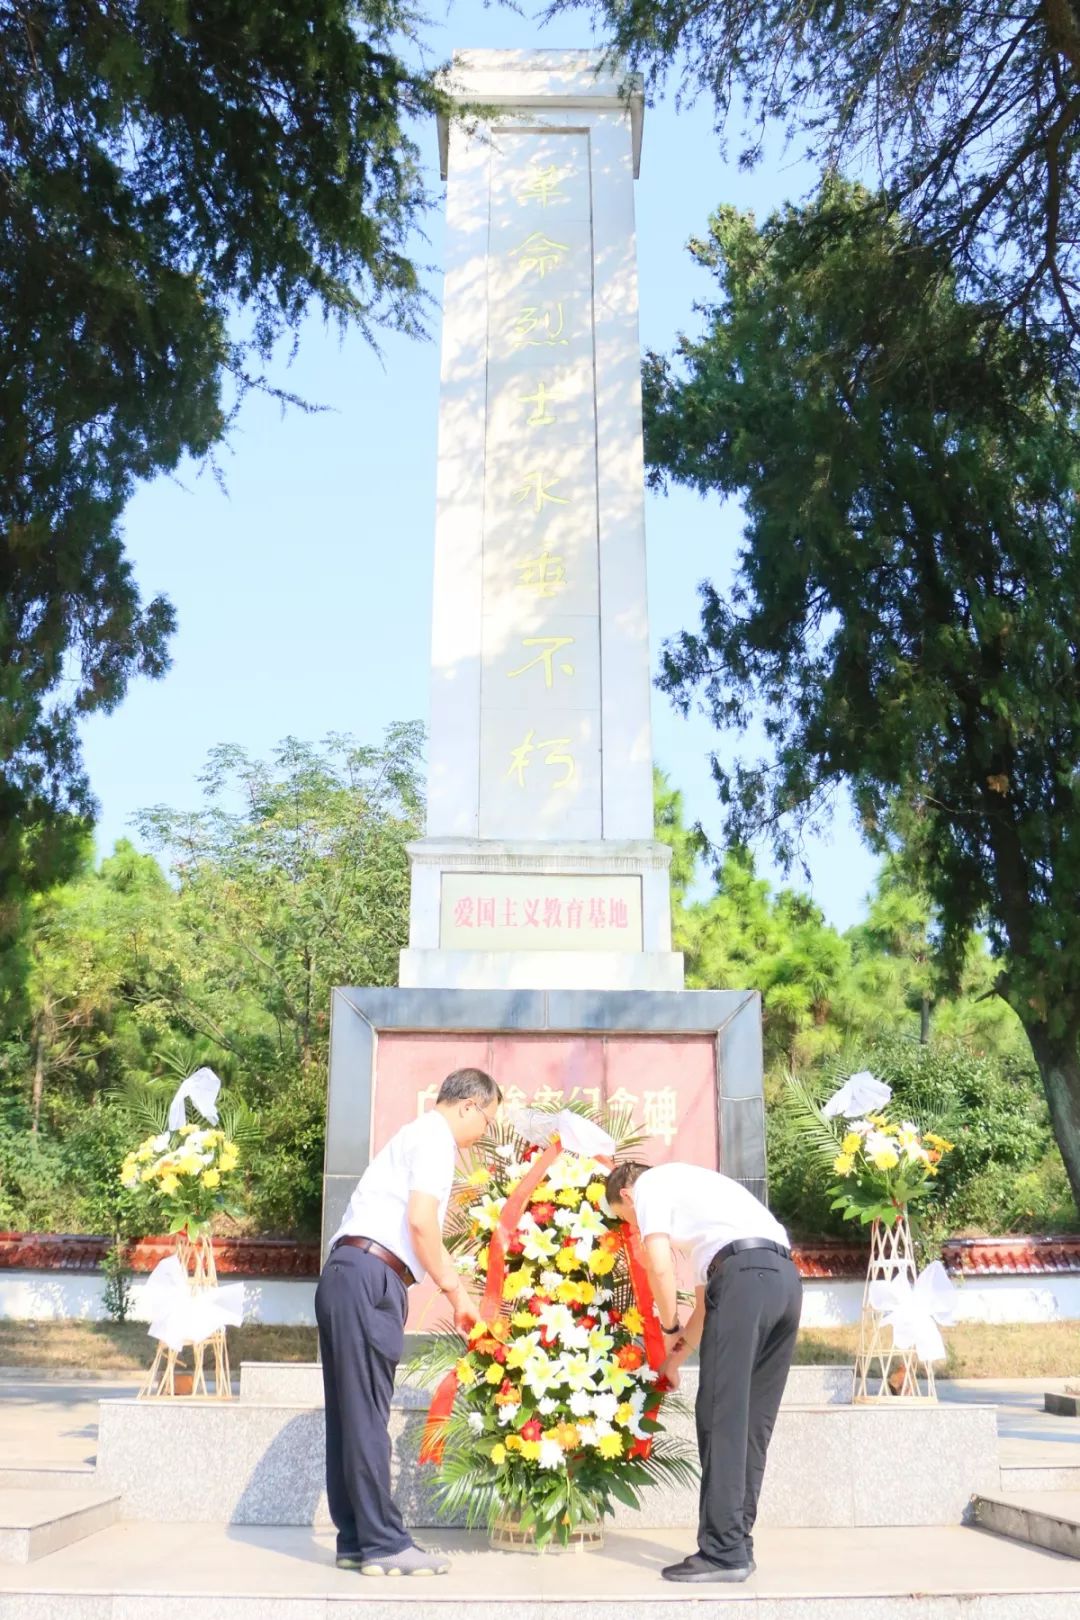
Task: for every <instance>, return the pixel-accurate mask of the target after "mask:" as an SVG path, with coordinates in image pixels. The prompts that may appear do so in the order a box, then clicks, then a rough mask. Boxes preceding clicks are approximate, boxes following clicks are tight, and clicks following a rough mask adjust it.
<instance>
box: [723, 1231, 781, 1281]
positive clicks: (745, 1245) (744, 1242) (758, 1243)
mask: <svg viewBox="0 0 1080 1620" xmlns="http://www.w3.org/2000/svg"><path fill="white" fill-rule="evenodd" d="M747 1249H767V1250H768V1252H769V1253H770V1254H778V1255H780V1256H782V1258H783V1259H785V1260H790V1259H791V1250H790V1249H785V1248H784V1245H783V1244H782V1243H773V1242H771V1241H770V1240H769V1239H768V1238H733V1239H732V1241H731V1242H730V1243H725V1244H724V1247H723V1248H722V1249H717V1251H716V1253H715V1254H714V1255H713V1257H712V1259H711V1260H710V1261H709V1269H708V1270H707V1271H706V1273H705V1278H706V1281H708V1279H709V1278H710V1277H711V1276H712V1274H713V1272H714V1271H715V1270H716V1269H717V1267H718V1266H722V1265H723V1263H724V1261H725V1260H730V1259H731V1256H732V1255H733V1254H742V1253H744V1252H745V1250H747Z"/></svg>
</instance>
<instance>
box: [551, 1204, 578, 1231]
mask: <svg viewBox="0 0 1080 1620" xmlns="http://www.w3.org/2000/svg"><path fill="white" fill-rule="evenodd" d="M576 1220H577V1210H576V1209H566V1208H565V1207H564V1206H562V1205H560V1206H559V1208H558V1209H557V1210H556V1211H555V1225H556V1226H562V1227H567V1226H573V1224H574V1222H575V1221H576Z"/></svg>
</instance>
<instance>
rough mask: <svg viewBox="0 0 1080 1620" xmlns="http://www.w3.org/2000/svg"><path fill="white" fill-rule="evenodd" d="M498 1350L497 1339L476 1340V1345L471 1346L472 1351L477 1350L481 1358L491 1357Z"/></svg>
mask: <svg viewBox="0 0 1080 1620" xmlns="http://www.w3.org/2000/svg"><path fill="white" fill-rule="evenodd" d="M498 1348H499V1341H498V1339H491V1338H488V1339H477V1341H476V1343H475V1344H474V1345H473V1349H474V1350H479V1352H480V1354H481V1355H482V1356H493V1355H494V1354H495V1352H496V1350H498Z"/></svg>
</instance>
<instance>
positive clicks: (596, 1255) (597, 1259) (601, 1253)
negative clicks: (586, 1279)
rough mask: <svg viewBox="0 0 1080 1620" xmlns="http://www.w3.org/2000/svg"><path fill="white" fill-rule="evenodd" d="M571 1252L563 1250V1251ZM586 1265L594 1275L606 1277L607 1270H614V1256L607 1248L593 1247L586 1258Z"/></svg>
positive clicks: (571, 1251) (570, 1251)
mask: <svg viewBox="0 0 1080 1620" xmlns="http://www.w3.org/2000/svg"><path fill="white" fill-rule="evenodd" d="M567 1252H569V1253H571V1254H572V1253H573V1252H574V1251H573V1250H572V1249H571V1250H569V1251H567V1250H565V1249H564V1250H563V1253H564V1254H565V1253H567ZM587 1264H588V1267H589V1270H590V1271H591V1272H592V1274H593V1276H594V1277H606V1276H607V1274H608V1272H609V1271H614V1270H615V1256H614V1255H613V1254H612V1253H611V1252H610V1250H608V1249H594V1250H593V1252H592V1254H590V1256H589V1259H588V1262H587Z"/></svg>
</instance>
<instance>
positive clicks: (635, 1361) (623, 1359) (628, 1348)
mask: <svg viewBox="0 0 1080 1620" xmlns="http://www.w3.org/2000/svg"><path fill="white" fill-rule="evenodd" d="M615 1360H616V1361H617V1362H618V1364H619V1366H620V1367H621V1368H622V1370H623V1372H637V1370H638V1368H639V1367H640V1366H641V1365H642V1363H643V1362H644V1360H645V1352H644V1350H643V1349H642V1348H641V1346H640V1345H639V1344H624V1345H623V1347H622V1349H621V1350H616V1352H615Z"/></svg>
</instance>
